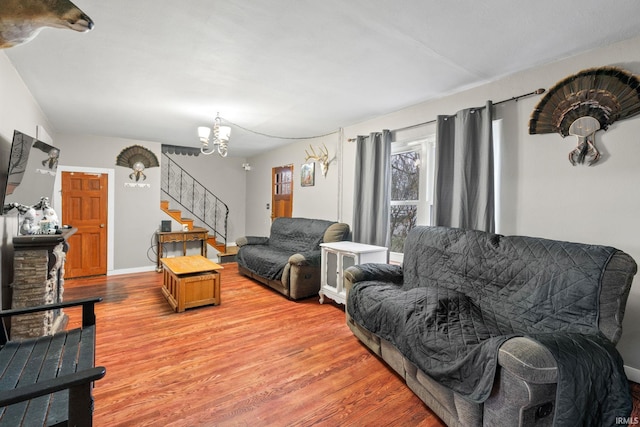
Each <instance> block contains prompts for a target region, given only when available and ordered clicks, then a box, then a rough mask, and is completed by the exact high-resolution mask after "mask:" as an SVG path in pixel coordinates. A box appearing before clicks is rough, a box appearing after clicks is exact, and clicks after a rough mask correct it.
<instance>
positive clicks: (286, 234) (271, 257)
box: [236, 218, 350, 300]
mask: <svg viewBox="0 0 640 427" xmlns="http://www.w3.org/2000/svg"><path fill="white" fill-rule="evenodd" d="M349 235H350V229H349V225H347V224H344V223H338V222H333V221H325V220H320V219H309V218H276V219H274V220H273V223H272V224H271V230H270V234H269V237H262V236H260V237H258V236H245V237H240V238H239V239H237V240H236V245H238V254H237V257H236V259H237V261H238V270H239V271H240V273H242V274H244V275H245V276H248V277H251V278H253V279H255V280H258V281H259V282H261V283H263V284H265V285H267V286H270V287H271V288H273V289H275V290H276V291H278V292H280V293H281V294H283V295H285V296H286V297H288V298H290V299H293V300H298V299H302V298H307V297H310V296H313V295H318V292H319V291H320V258H321V257H320V254H321V251H320V246H319V245H320V243H323V242H338V241H341V240H347V239H348V238H349Z"/></svg>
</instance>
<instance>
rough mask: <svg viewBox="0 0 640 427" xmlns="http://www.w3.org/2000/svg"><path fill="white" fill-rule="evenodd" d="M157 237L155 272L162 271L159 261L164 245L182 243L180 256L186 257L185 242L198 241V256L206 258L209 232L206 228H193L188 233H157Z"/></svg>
mask: <svg viewBox="0 0 640 427" xmlns="http://www.w3.org/2000/svg"><path fill="white" fill-rule="evenodd" d="M156 235H157V237H158V238H157V251H156V253H157V254H158V257H157V266H156V271H157V272H160V271H162V264H161V262H160V259H161V258H162V252H163V246H164V244H165V243H176V242H182V255H184V256H186V255H187V242H195V241H200V255H202V256H203V257H205V258H206V257H207V239H208V238H209V231H208V230H207V229H206V228H200V227H194V228H193V230H189V231H159V232H157V233H156Z"/></svg>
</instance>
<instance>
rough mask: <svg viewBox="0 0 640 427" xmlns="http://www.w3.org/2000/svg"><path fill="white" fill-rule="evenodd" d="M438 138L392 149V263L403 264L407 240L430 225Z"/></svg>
mask: <svg viewBox="0 0 640 427" xmlns="http://www.w3.org/2000/svg"><path fill="white" fill-rule="evenodd" d="M434 156H435V135H434V136H430V137H428V138H426V139H421V140H417V141H410V142H394V143H393V144H392V147H391V209H390V211H391V214H390V230H391V248H390V252H391V256H390V259H391V261H398V262H401V261H402V251H403V247H404V240H405V238H406V237H407V234H408V233H409V231H410V230H411V229H412V228H413V227H415V226H416V225H429V224H430V223H431V206H432V204H433V182H434V175H433V172H434Z"/></svg>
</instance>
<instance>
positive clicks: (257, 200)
mask: <svg viewBox="0 0 640 427" xmlns="http://www.w3.org/2000/svg"><path fill="white" fill-rule="evenodd" d="M300 136H304V135H300ZM323 144H324V145H326V147H327V149H328V151H329V158H330V159H332V162H331V163H330V164H329V171H328V173H327V176H326V177H324V176H322V172H321V170H320V164H319V163H317V162H316V166H315V185H314V186H312V187H301V186H300V169H301V166H302V165H303V164H304V163H306V161H305V158H306V153H305V150H306V151H308V152H309V153H310V152H311V148H310V146H313V148H314V150H315V151H316V153H318V152H319V147H323V148H324V145H323ZM339 145H340V134H339V133H338V132H336V133H335V134H333V135H330V136H326V137H323V138H317V139H312V140H303V141H298V142H295V143H292V144H289V145H286V146H283V147H280V148H277V149H275V150H273V151H270V152H268V153H266V154H263V155H260V156H255V157H252V158H250V159H248V161H249V163H250V164H251V170H250V171H248V172H247V191H246V206H247V217H246V233H247V235H251V236H268V235H269V228H270V226H271V210H270V209H267V205H270V204H271V169H272V168H274V167H277V166H284V165H289V164H292V165H293V183H294V186H293V216H294V217H303V218H316V219H325V220H329V221H339V220H341V217H340V215H339V212H338V204H339V202H340V199H339V198H338V194H339V191H340V187H339V186H338V182H339V173H340V167H341V163H340V158H341V157H340V156H339V155H338V156H336V153H337V151H338V150H339Z"/></svg>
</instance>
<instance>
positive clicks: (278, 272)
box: [237, 245, 291, 280]
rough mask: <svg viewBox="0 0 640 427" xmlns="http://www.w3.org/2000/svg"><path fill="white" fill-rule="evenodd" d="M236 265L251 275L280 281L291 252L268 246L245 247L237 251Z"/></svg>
mask: <svg viewBox="0 0 640 427" xmlns="http://www.w3.org/2000/svg"><path fill="white" fill-rule="evenodd" d="M237 256H238V263H239V264H240V265H242V266H243V267H244V268H246V269H247V270H249V271H251V272H252V273H256V274H259V275H260V276H262V277H264V278H266V279H270V280H280V279H281V278H282V271H283V270H284V266H285V265H286V264H287V263H288V262H289V257H290V256H291V252H290V251H288V250H284V249H279V248H274V247H271V246H268V245H247V246H243V247H242V249H241V250H240V251H238V255H237Z"/></svg>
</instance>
